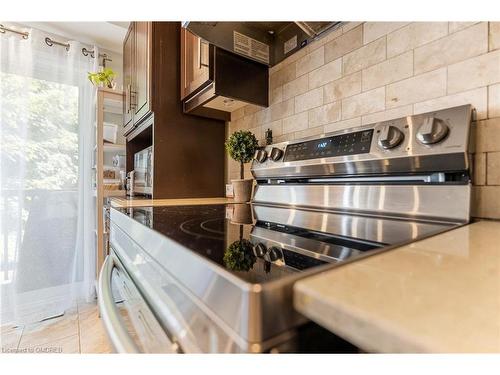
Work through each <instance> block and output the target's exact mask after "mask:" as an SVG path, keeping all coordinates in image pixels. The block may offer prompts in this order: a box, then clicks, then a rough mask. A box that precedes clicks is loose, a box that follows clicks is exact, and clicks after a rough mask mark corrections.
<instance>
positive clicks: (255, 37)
mask: <svg viewBox="0 0 500 375" xmlns="http://www.w3.org/2000/svg"><path fill="white" fill-rule="evenodd" d="M341 24H342V22H334V21H323V22H301V21H296V22H289V21H281V22H183V26H184V27H185V28H187V29H188V30H189V31H191V32H192V33H193V34H195V35H197V36H199V37H200V38H202V39H204V40H206V41H208V42H209V43H211V44H213V45H215V46H217V47H219V48H222V49H225V50H227V51H230V52H233V53H236V54H239V55H241V56H244V57H247V58H250V59H253V60H255V61H258V62H260V63H264V64H266V65H268V66H273V65H276V64H278V63H279V62H280V61H282V60H284V59H285V58H286V57H288V56H290V55H292V54H293V53H294V52H296V51H298V50H299V49H300V48H302V47H304V46H305V45H307V44H308V43H309V42H311V41H312V40H314V39H317V38H319V37H320V36H321V35H322V34H324V33H326V32H327V31H331V30H334V29H336V28H338V27H340V26H341Z"/></svg>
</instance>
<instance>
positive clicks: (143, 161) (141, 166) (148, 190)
mask: <svg viewBox="0 0 500 375" xmlns="http://www.w3.org/2000/svg"><path fill="white" fill-rule="evenodd" d="M134 171H135V175H134V193H139V194H148V195H152V194H153V146H149V147H148V148H145V149H144V150H142V151H139V152H136V153H135V154H134Z"/></svg>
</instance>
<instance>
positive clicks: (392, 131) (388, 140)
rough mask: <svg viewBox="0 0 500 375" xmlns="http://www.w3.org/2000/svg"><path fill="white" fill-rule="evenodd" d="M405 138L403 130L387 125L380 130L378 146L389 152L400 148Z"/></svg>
mask: <svg viewBox="0 0 500 375" xmlns="http://www.w3.org/2000/svg"><path fill="white" fill-rule="evenodd" d="M403 138H404V134H403V132H402V131H401V130H399V129H398V128H396V127H395V126H392V125H385V126H383V127H382V129H381V130H380V135H379V136H378V145H379V147H381V148H383V149H384V150H388V149H391V148H394V147H396V146H398V145H399V144H400V143H401V142H402V141H403Z"/></svg>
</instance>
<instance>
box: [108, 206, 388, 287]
mask: <svg viewBox="0 0 500 375" xmlns="http://www.w3.org/2000/svg"><path fill="white" fill-rule="evenodd" d="M117 210H118V211H120V212H122V213H124V214H126V215H128V216H129V217H131V218H132V219H133V220H135V221H137V222H139V223H141V224H143V225H145V226H147V227H149V228H152V229H153V230H155V231H157V232H159V233H161V234H163V235H164V236H166V237H168V238H170V239H171V240H173V241H175V242H177V243H178V244H180V245H182V246H183V247H185V248H187V249H189V250H191V251H194V252H196V253H197V254H199V255H201V256H203V257H205V258H207V259H209V260H210V261H212V262H215V263H216V264H218V265H219V266H221V267H224V268H225V269H227V270H228V271H230V272H232V273H234V274H236V275H237V276H239V277H240V278H243V279H244V280H246V281H248V282H252V283H262V282H265V281H270V280H275V279H278V278H282V277H284V276H287V275H290V274H293V273H297V272H301V271H304V270H307V269H310V268H312V267H317V266H322V265H326V264H329V263H336V262H339V261H343V260H347V259H349V258H353V257H356V256H359V255H361V254H363V253H365V252H366V251H370V250H374V249H377V248H380V247H382V246H384V244H383V243H377V242H374V241H365V240H362V241H361V240H356V239H353V238H349V237H345V236H338V235H336V234H334V233H326V232H321V231H314V230H310V229H307V228H302V227H298V226H294V225H288V224H284V223H282V222H280V221H281V220H275V221H273V220H266V215H262V214H261V215H259V214H258V211H256V207H255V206H252V205H250V204H221V205H191V206H189V205H185V206H157V207H134V208H118V209H117ZM294 211H295V213H294V215H297V212H298V210H294ZM271 219H274V218H271ZM292 224H293V223H292Z"/></svg>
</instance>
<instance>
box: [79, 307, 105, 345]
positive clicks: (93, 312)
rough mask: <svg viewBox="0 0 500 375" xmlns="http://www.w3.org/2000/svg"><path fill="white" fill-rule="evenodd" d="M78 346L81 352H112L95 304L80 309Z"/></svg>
mask: <svg viewBox="0 0 500 375" xmlns="http://www.w3.org/2000/svg"><path fill="white" fill-rule="evenodd" d="M79 311H81V312H80V315H79V324H80V348H81V352H82V353H112V352H113V351H112V348H111V345H110V343H109V341H108V337H107V334H106V332H105V330H104V327H103V325H102V321H101V319H100V318H99V311H98V309H97V306H96V305H95V304H94V306H90V305H88V306H85V308H84V309H80V310H79Z"/></svg>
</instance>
